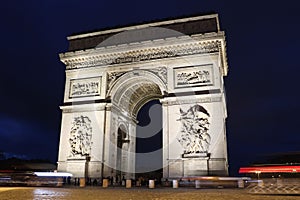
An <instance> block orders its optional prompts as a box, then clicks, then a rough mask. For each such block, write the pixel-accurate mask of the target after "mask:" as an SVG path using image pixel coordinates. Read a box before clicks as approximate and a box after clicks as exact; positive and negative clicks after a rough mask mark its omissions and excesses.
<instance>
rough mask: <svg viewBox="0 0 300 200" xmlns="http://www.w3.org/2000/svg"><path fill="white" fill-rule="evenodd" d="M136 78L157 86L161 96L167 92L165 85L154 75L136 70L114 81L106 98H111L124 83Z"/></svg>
mask: <svg viewBox="0 0 300 200" xmlns="http://www.w3.org/2000/svg"><path fill="white" fill-rule="evenodd" d="M136 78H143V79H145V80H148V81H150V82H153V83H155V84H157V85H158V86H159V88H160V91H161V94H163V93H164V92H165V91H167V86H166V84H165V83H164V82H163V81H162V80H161V79H160V78H159V77H158V76H157V75H155V74H154V73H152V72H150V71H147V70H141V69H138V70H132V71H129V72H126V73H125V74H123V75H122V76H121V77H119V78H118V79H117V80H116V81H115V83H113V85H112V86H111V87H110V89H109V90H108V92H107V96H108V97H109V96H110V97H112V96H113V95H114V94H115V93H116V91H117V90H118V89H119V88H120V87H121V86H122V85H124V84H125V83H126V82H128V81H130V80H132V79H136Z"/></svg>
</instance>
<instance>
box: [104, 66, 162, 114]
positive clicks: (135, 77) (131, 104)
mask: <svg viewBox="0 0 300 200" xmlns="http://www.w3.org/2000/svg"><path fill="white" fill-rule="evenodd" d="M166 90H167V86H166V84H165V83H164V82H163V80H162V79H161V78H160V77H158V76H157V75H155V74H154V73H152V72H150V71H147V70H134V71H129V72H127V73H125V74H123V75H122V76H121V77H120V78H119V79H117V80H116V82H115V83H114V84H113V85H112V87H111V88H110V90H109V91H108V93H107V94H108V96H109V97H110V98H111V101H112V103H113V105H115V106H116V107H118V108H120V109H121V110H122V111H125V112H126V113H127V114H128V115H129V116H130V117H133V118H135V117H136V115H137V112H138V111H139V109H140V108H141V107H142V106H143V105H144V104H145V103H147V102H148V101H150V100H153V99H160V98H162V97H163V94H164V92H165V91H166Z"/></svg>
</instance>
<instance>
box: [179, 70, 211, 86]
mask: <svg viewBox="0 0 300 200" xmlns="http://www.w3.org/2000/svg"><path fill="white" fill-rule="evenodd" d="M174 79H175V80H174V84H175V86H174V87H175V88H181V87H191V86H208V85H213V70H212V65H201V66H195V67H180V68H175V69H174Z"/></svg>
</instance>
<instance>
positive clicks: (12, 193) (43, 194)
mask: <svg viewBox="0 0 300 200" xmlns="http://www.w3.org/2000/svg"><path fill="white" fill-rule="evenodd" d="M0 199H2V200H6V199H15V200H27V199H47V200H54V199H55V200H62V199H64V200H69V199H72V200H79V199H84V200H89V199H106V200H109V199H144V200H145V199H156V200H162V199H164V200H166V199H177V200H180V199H189V200H192V199H201V200H225V199H228V200H236V199H238V200H265V199H267V200H268V199H270V200H283V199H284V200H297V199H300V196H285V195H257V194H249V193H248V190H247V189H194V188H178V189H173V188H155V189H148V188H141V189H135V188H130V189H125V188H101V187H89V188H35V187H28V188H8V187H7V188H0Z"/></svg>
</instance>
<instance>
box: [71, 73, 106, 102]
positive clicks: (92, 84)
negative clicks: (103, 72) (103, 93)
mask: <svg viewBox="0 0 300 200" xmlns="http://www.w3.org/2000/svg"><path fill="white" fill-rule="evenodd" d="M100 87H101V83H100V77H96V78H89V79H75V80H71V85H70V98H75V97H86V96H96V95H100Z"/></svg>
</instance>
